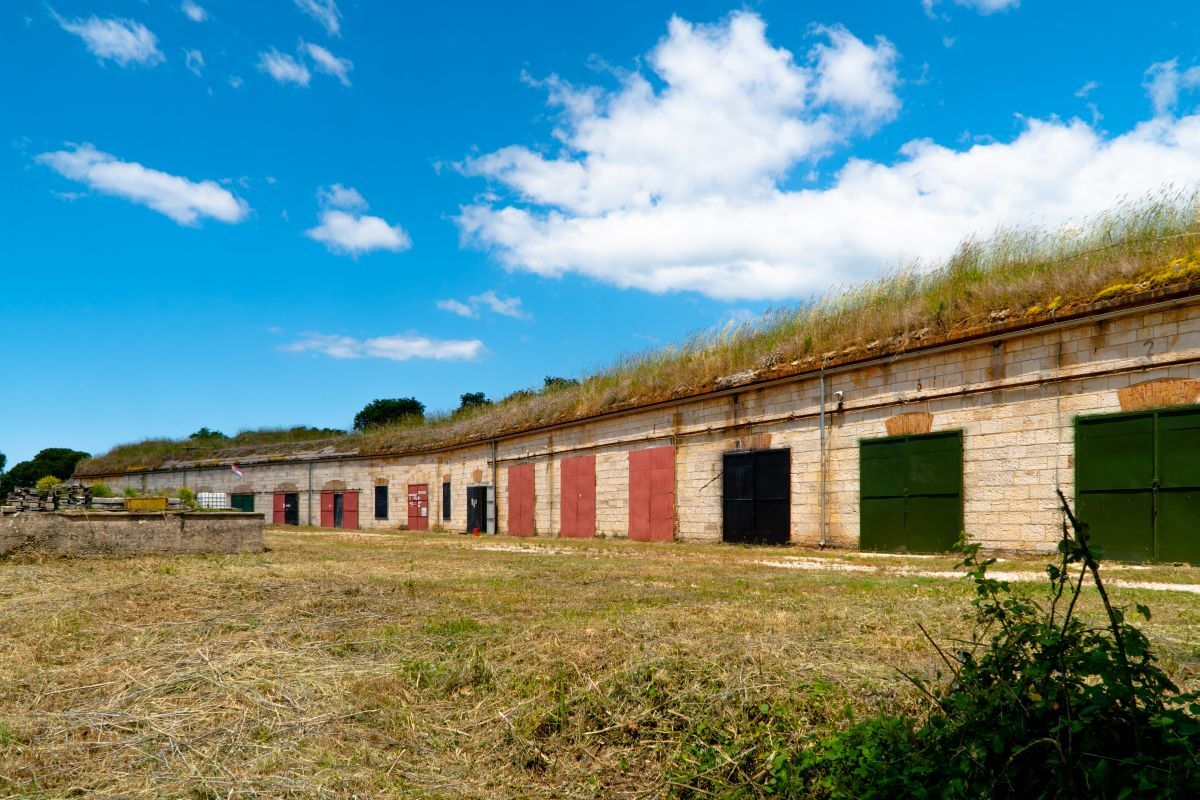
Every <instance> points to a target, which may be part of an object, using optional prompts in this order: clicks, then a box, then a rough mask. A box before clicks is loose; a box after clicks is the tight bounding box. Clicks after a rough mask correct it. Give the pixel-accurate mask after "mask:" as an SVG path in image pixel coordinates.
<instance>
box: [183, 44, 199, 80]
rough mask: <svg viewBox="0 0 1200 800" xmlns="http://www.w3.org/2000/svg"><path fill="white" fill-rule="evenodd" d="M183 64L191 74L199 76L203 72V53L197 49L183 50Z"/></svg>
mask: <svg viewBox="0 0 1200 800" xmlns="http://www.w3.org/2000/svg"><path fill="white" fill-rule="evenodd" d="M183 57H184V65H185V66H187V68H188V69H189V70H191V71H192V74H194V75H196V76H197V77H199V76H200V75H201V74H202V73H203V72H204V53H201V52H200V51H199V50H184V51H183Z"/></svg>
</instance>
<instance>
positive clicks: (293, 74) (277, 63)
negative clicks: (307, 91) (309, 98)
mask: <svg viewBox="0 0 1200 800" xmlns="http://www.w3.org/2000/svg"><path fill="white" fill-rule="evenodd" d="M258 68H259V69H260V70H262V71H263V72H265V73H267V74H268V75H270V76H271V77H272V78H274V79H275V80H276V81H278V82H279V83H294V84H295V85H297V86H305V87H307V86H308V82H309V81H310V80H312V73H310V72H309V71H308V67H306V66H304V64H303V63H302V62H301V61H299V60H298V59H296V58H293V57H292V56H289V55H288V54H287V53H281V52H279V51H278V50H276V49H275V48H274V47H272V48H271V49H270V50H269V51H268V52H265V53H259V54H258Z"/></svg>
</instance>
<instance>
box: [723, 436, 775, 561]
mask: <svg viewBox="0 0 1200 800" xmlns="http://www.w3.org/2000/svg"><path fill="white" fill-rule="evenodd" d="M722 477H723V492H722V496H723V499H724V515H723V524H722V538H723V539H724V541H726V542H734V543H738V544H787V542H788V540H789V539H790V538H791V522H792V503H791V485H792V452H791V451H790V450H751V451H747V452H740V453H726V454H725V462H724V474H723V476H722Z"/></svg>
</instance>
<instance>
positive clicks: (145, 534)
mask: <svg viewBox="0 0 1200 800" xmlns="http://www.w3.org/2000/svg"><path fill="white" fill-rule="evenodd" d="M262 549H263V516H262V514H257V513H255V514H241V513H231V514H222V513H219V512H217V513H214V512H201V513H196V514H175V513H168V514H162V513H155V514H126V513H121V512H111V511H101V512H92V513H88V512H80V511H71V512H62V513H56V512H23V513H17V514H3V515H0V557H7V556H11V555H13V554H14V553H20V552H38V553H52V554H54V555H63V556H89V555H145V554H155V553H159V554H170V553H258V552H261V551H262Z"/></svg>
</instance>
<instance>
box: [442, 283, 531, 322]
mask: <svg viewBox="0 0 1200 800" xmlns="http://www.w3.org/2000/svg"><path fill="white" fill-rule="evenodd" d="M437 307H438V308H440V309H441V310H442V311H449V312H450V313H451V314H457V315H458V316H460V317H467V318H468V319H478V318H479V309H480V308H488V309H490V310H491V311H492V312H493V313H495V314H500V315H501V316H505V317H512V318H513V319H532V317H531V316H530V315H529V313H528V312H526V311H525V310H524V309H523V308H521V298H519V297H500V296H499V295H498V294H496V292H495V291H494V290H492V289H488V290H487V291H486V292H483V293H482V294H476V295H472V296H471V297H468V298H467V302H465V303H464V302H462V301H460V300H438V301H437Z"/></svg>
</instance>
